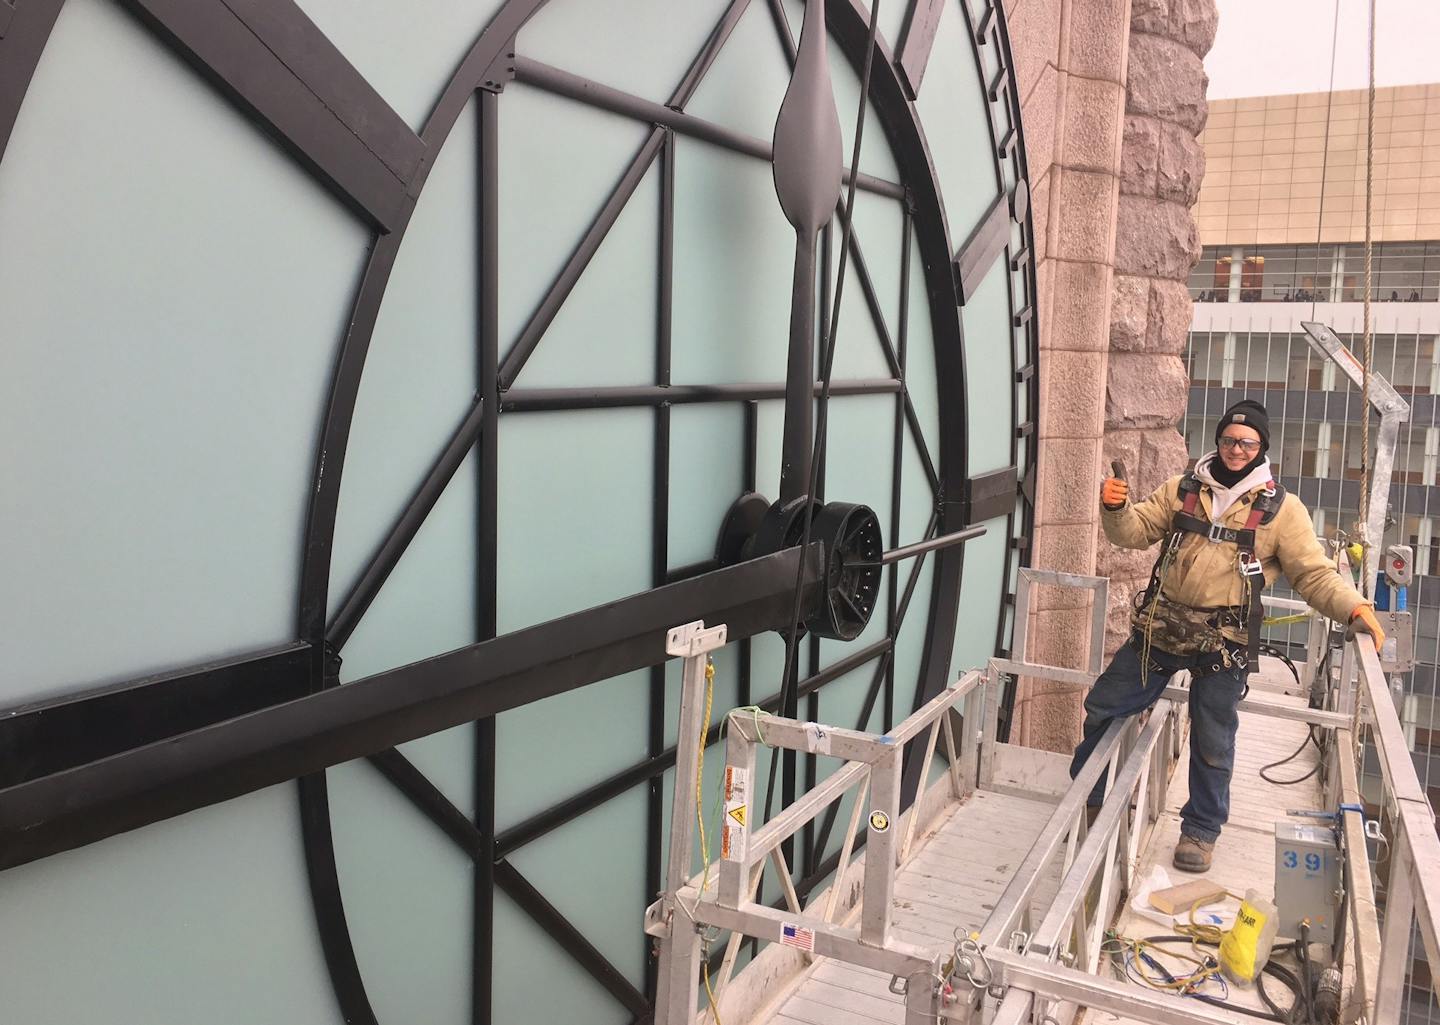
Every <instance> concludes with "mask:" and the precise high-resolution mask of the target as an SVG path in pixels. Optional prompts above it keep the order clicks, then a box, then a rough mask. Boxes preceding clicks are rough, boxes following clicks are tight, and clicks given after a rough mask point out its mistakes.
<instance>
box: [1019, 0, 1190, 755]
mask: <svg viewBox="0 0 1440 1025" xmlns="http://www.w3.org/2000/svg"><path fill="white" fill-rule="evenodd" d="M1005 8H1006V12H1007V14H1008V16H1009V26H1010V40H1011V48H1012V50H1013V52H1014V55H1015V64H1016V79H1017V84H1018V86H1019V89H1020V95H1021V106H1022V116H1023V119H1024V125H1025V146H1026V156H1027V160H1028V163H1029V172H1030V188H1031V195H1032V197H1033V200H1032V208H1033V210H1034V215H1033V216H1034V220H1035V249H1036V272H1037V276H1038V279H1039V286H1040V308H1039V311H1038V312H1039V317H1040V348H1041V363H1040V367H1041V370H1040V405H1041V410H1040V417H1039V429H1038V431H1039V438H1040V460H1041V464H1040V475H1039V481H1038V489H1037V491H1038V493H1037V499H1036V527H1035V538H1034V544H1035V549H1034V552H1033V557H1032V564H1033V565H1035V566H1040V567H1043V568H1047V569H1059V570H1064V571H1067V572H1074V573H1095V572H1100V573H1103V574H1113V575H1114V577H1115V580H1114V583H1113V584H1112V591H1111V594H1112V603H1111V622H1112V624H1118V623H1119V622H1120V616H1121V609H1122V607H1123V603H1125V602H1127V601H1128V598H1129V596H1130V594H1132V593H1133V588H1134V583H1135V580H1136V579H1137V578H1139V577H1142V576H1143V575H1144V573H1145V572H1147V571H1148V567H1149V558H1148V556H1146V555H1145V554H1144V553H1133V554H1131V553H1118V552H1116V550H1115V549H1113V548H1112V547H1111V546H1110V545H1109V543H1108V542H1107V541H1105V540H1104V538H1103V537H1102V536H1101V535H1100V530H1099V502H1098V490H1099V482H1100V479H1101V476H1102V466H1108V465H1109V464H1108V460H1110V459H1112V458H1121V459H1123V460H1125V462H1126V466H1127V470H1128V471H1129V474H1130V477H1131V479H1132V481H1133V482H1134V486H1135V487H1137V488H1144V487H1147V486H1153V484H1154V483H1156V482H1158V480H1159V479H1163V477H1164V475H1165V474H1167V473H1170V472H1173V471H1174V469H1175V468H1176V467H1177V466H1179V465H1183V461H1184V446H1183V443H1182V441H1181V439H1180V436H1179V434H1177V433H1176V432H1175V430H1174V424H1175V422H1176V420H1177V419H1178V418H1179V416H1180V414H1181V412H1182V411H1183V408H1184V402H1185V393H1186V385H1187V382H1186V380H1185V376H1184V368H1183V365H1182V363H1181V361H1180V358H1179V355H1178V354H1179V353H1180V352H1181V351H1182V349H1183V346H1184V339H1185V334H1186V331H1187V330H1188V328H1189V323H1190V300H1189V297H1188V294H1187V293H1186V290H1185V278H1186V276H1187V275H1188V273H1189V270H1190V267H1191V265H1192V264H1193V262H1194V260H1195V259H1196V258H1197V257H1198V249H1197V248H1196V234H1195V228H1194V223H1193V221H1192V220H1191V218H1190V215H1189V207H1190V205H1192V204H1193V203H1194V200H1195V195H1196V193H1197V192H1198V189H1199V184H1200V177H1201V175H1202V174H1203V159H1204V158H1203V155H1201V153H1200V150H1199V148H1198V146H1197V145H1196V143H1195V135H1196V133H1198V132H1199V130H1200V128H1201V127H1202V126H1203V124H1204V118H1205V75H1204V70H1203V68H1202V66H1201V64H1200V56H1201V55H1203V54H1204V53H1205V51H1206V50H1208V49H1209V46H1210V43H1211V41H1212V40H1213V38H1214V30H1215V22H1216V15H1215V5H1214V0H1133V3H1132V0H1006V2H1005ZM1089 618H1090V611H1089V606H1088V601H1086V600H1084V599H1077V597H1076V596H1074V595H1066V594H1063V593H1059V592H1055V591H1046V590H1044V589H1042V590H1041V591H1040V592H1039V593H1038V594H1037V595H1036V599H1035V602H1034V604H1033V610H1032V616H1031V621H1030V635H1031V637H1032V641H1031V644H1030V649H1029V652H1028V654H1029V657H1030V659H1031V660H1032V661H1037V662H1046V663H1049V664H1054V665H1064V666H1072V667H1077V668H1078V667H1080V666H1082V665H1083V660H1084V656H1085V654H1086V650H1085V649H1086V637H1087V635H1088V622H1089ZM1107 640H1108V643H1107V654H1108V652H1109V651H1110V650H1113V648H1114V646H1115V645H1116V644H1118V642H1119V634H1118V633H1116V632H1113V631H1112V635H1111V636H1110V637H1109V638H1108V639H1107ZM1080 700H1081V696H1080V694H1079V693H1078V692H1077V691H1076V690H1075V689H1074V688H1072V687H1068V686H1064V685H1057V684H1050V683H1045V682H1042V681H1035V680H1022V681H1021V684H1020V687H1019V690H1018V692H1017V694H1016V701H1015V718H1014V721H1013V724H1012V728H1011V739H1012V741H1014V742H1016V743H1021V744H1026V745H1029V746H1032V747H1041V748H1047V749H1049V750H1056V751H1063V750H1068V749H1069V748H1071V747H1072V746H1073V744H1074V742H1075V740H1076V739H1078V737H1079V730H1080V721H1081V714H1082V713H1081V708H1080Z"/></svg>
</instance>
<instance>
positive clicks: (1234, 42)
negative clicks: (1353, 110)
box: [1205, 0, 1440, 100]
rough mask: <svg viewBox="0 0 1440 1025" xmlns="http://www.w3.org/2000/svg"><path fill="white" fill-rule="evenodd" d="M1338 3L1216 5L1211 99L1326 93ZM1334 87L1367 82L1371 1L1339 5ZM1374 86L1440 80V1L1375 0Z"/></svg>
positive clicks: (1266, 0)
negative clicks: (1218, 12)
mask: <svg viewBox="0 0 1440 1025" xmlns="http://www.w3.org/2000/svg"><path fill="white" fill-rule="evenodd" d="M1336 2H1337V0H1216V3H1217V6H1218V7H1219V8H1220V30H1219V32H1218V33H1217V34H1216V36H1215V46H1214V48H1213V49H1212V50H1211V51H1210V55H1209V56H1208V57H1206V58H1205V70H1206V71H1208V72H1209V73H1210V91H1209V96H1210V98H1211V99H1212V100H1221V99H1229V98H1231V97H1235V96H1272V95H1276V94H1279V93H1310V92H1325V91H1326V90H1327V89H1329V88H1330V48H1331V41H1332V39H1335V38H1336V37H1335V34H1334V32H1335V13H1336V7H1335V5H1336ZM1338 2H1339V14H1340V31H1339V37H1338V43H1337V45H1336V47H1335V88H1336V89H1363V88H1365V86H1366V83H1367V81H1368V70H1367V68H1368V57H1369V53H1368V35H1367V31H1366V29H1367V22H1368V20H1369V9H1370V4H1369V0H1338ZM1375 22H1376V25H1375V84H1376V85H1377V86H1386V85H1415V84H1416V83H1420V82H1427V83H1428V82H1440V0H1376V5H1375Z"/></svg>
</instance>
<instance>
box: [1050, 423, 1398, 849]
mask: <svg viewBox="0 0 1440 1025" xmlns="http://www.w3.org/2000/svg"><path fill="white" fill-rule="evenodd" d="M1215 445H1216V450H1215V451H1213V452H1207V453H1206V454H1205V455H1203V456H1201V457H1200V460H1199V461H1198V462H1197V463H1196V464H1195V469H1194V470H1193V471H1190V472H1188V473H1184V474H1181V475H1179V476H1177V477H1172V478H1170V480H1168V481H1166V482H1165V483H1164V484H1162V485H1161V486H1160V487H1159V488H1158V489H1157V490H1156V491H1155V493H1154V494H1152V495H1151V496H1150V497H1149V498H1147V499H1145V500H1144V501H1143V502H1140V503H1139V504H1138V505H1131V504H1130V503H1129V486H1128V485H1127V484H1126V482H1125V481H1124V480H1122V479H1120V478H1118V477H1110V478H1108V479H1106V480H1105V482H1104V483H1103V484H1102V485H1101V488H1100V502H1101V506H1102V513H1101V522H1102V523H1103V524H1104V527H1105V536H1106V537H1108V538H1109V539H1110V541H1111V542H1112V543H1114V544H1116V545H1119V546H1120V547H1122V548H1149V547H1150V546H1151V545H1153V544H1154V543H1155V542H1157V541H1160V540H1162V539H1163V540H1164V544H1162V545H1161V547H1160V555H1159V558H1157V559H1156V561H1155V567H1154V569H1153V570H1151V573H1150V583H1149V586H1147V587H1146V589H1145V590H1144V591H1143V592H1141V593H1140V594H1139V595H1137V596H1136V598H1135V608H1134V612H1133V614H1132V616H1131V627H1132V630H1131V636H1130V640H1129V641H1127V642H1126V643H1125V644H1124V645H1123V646H1122V647H1121V648H1120V650H1119V651H1117V652H1116V653H1115V658H1114V660H1113V661H1112V662H1111V663H1110V666H1109V668H1107V669H1106V670H1105V672H1104V673H1103V674H1101V676H1100V678H1099V679H1098V680H1096V681H1095V686H1094V687H1093V688H1091V690H1090V694H1089V696H1088V697H1087V698H1086V700H1085V734H1084V738H1083V739H1082V740H1081V742H1080V746H1079V747H1077V748H1076V749H1075V757H1074V759H1073V761H1072V762H1071V764H1070V775H1071V777H1072V778H1073V777H1075V776H1077V775H1079V773H1080V770H1081V768H1082V767H1083V766H1084V764H1085V761H1086V759H1088V758H1089V757H1090V753H1091V752H1092V751H1093V750H1094V749H1095V745H1096V744H1097V743H1099V741H1100V737H1101V736H1102V735H1103V734H1104V732H1105V729H1106V727H1108V726H1109V725H1110V724H1111V723H1112V722H1113V721H1115V720H1116V719H1122V718H1125V717H1127V716H1132V715H1136V714H1138V713H1140V712H1142V711H1144V710H1145V709H1147V708H1149V707H1150V706H1151V705H1153V704H1154V703H1155V702H1156V701H1158V700H1159V698H1160V695H1161V694H1162V693H1163V692H1164V690H1165V686H1166V684H1167V683H1168V682H1169V680H1170V677H1171V676H1172V675H1173V674H1175V673H1176V672H1178V671H1179V670H1182V669H1188V670H1189V671H1190V679H1191V682H1190V720H1191V724H1192V725H1191V732H1190V800H1189V801H1188V802H1187V803H1186V804H1185V807H1184V808H1182V809H1181V810H1180V819H1181V826H1180V842H1179V843H1178V844H1177V845H1176V847H1175V857H1174V864H1175V867H1176V868H1178V869H1182V870H1184V871H1187V872H1204V871H1206V870H1207V869H1209V868H1210V862H1211V856H1212V853H1213V851H1214V849H1215V841H1216V840H1217V839H1218V838H1219V836H1220V830H1221V827H1222V826H1224V825H1225V821H1226V819H1227V818H1229V814H1230V776H1231V773H1232V771H1233V770H1234V765H1235V730H1236V728H1237V727H1238V726H1239V723H1240V719H1239V713H1238V712H1237V710H1236V706H1237V705H1238V704H1239V702H1240V698H1241V696H1242V695H1243V694H1244V692H1245V680H1246V677H1247V676H1249V674H1250V672H1251V671H1252V670H1253V669H1254V667H1255V662H1256V658H1257V656H1258V653H1259V644H1260V625H1261V619H1262V617H1263V613H1262V612H1261V608H1260V592H1261V591H1262V590H1263V589H1264V587H1265V586H1266V585H1267V584H1268V583H1270V582H1272V581H1273V580H1274V579H1275V578H1276V576H1278V575H1279V574H1281V573H1283V574H1284V575H1285V577H1286V579H1287V580H1289V581H1290V584H1291V586H1292V587H1294V588H1295V590H1296V591H1298V592H1299V593H1300V596H1301V597H1303V598H1304V599H1305V601H1306V602H1308V603H1309V604H1310V605H1311V606H1312V607H1313V608H1315V609H1316V610H1318V611H1319V612H1320V613H1321V614H1323V615H1325V616H1328V617H1330V618H1331V619H1335V620H1339V621H1340V622H1342V623H1343V622H1353V623H1354V625H1355V628H1356V629H1358V630H1362V631H1364V632H1366V633H1369V634H1371V635H1373V636H1374V638H1375V644H1376V646H1377V647H1378V646H1379V645H1380V644H1381V643H1382V642H1383V640H1384V637H1385V634H1384V632H1383V631H1382V630H1381V629H1380V623H1379V621H1378V620H1377V619H1376V618H1375V613H1374V609H1373V608H1372V606H1371V604H1370V603H1369V602H1367V601H1366V600H1365V599H1364V598H1362V597H1361V596H1360V594H1359V592H1357V591H1356V590H1355V588H1354V587H1352V586H1351V585H1350V583H1349V582H1348V581H1346V580H1345V579H1344V578H1342V577H1341V576H1340V574H1339V573H1338V572H1337V571H1336V569H1335V566H1334V564H1333V563H1332V562H1331V561H1330V559H1329V558H1327V557H1326V555H1325V550H1324V548H1323V547H1321V545H1320V542H1319V540H1318V539H1317V538H1316V537H1315V531H1314V528H1313V527H1312V526H1311V521H1310V513H1309V511H1308V510H1306V508H1305V505H1304V503H1302V502H1301V501H1300V499H1298V498H1296V497H1295V496H1294V495H1287V494H1286V493H1285V489H1284V488H1282V487H1280V486H1279V485H1278V484H1276V483H1275V480H1274V478H1273V476H1272V475H1271V473H1270V460H1269V459H1268V458H1267V457H1266V455H1265V453H1266V451H1267V450H1268V449H1269V447H1270V418H1269V416H1268V415H1267V414H1266V412H1265V407H1264V406H1262V405H1260V403H1258V402H1254V401H1251V400H1249V399H1246V400H1244V401H1241V402H1237V403H1235V405H1233V406H1231V407H1230V408H1229V409H1228V410H1226V412H1225V415H1224V416H1222V417H1221V418H1220V423H1219V425H1218V426H1217V427H1216V428H1215ZM1103 794H1104V783H1103V780H1102V782H1101V783H1100V784H1097V785H1096V788H1095V791H1094V792H1093V793H1092V794H1091V795H1090V806H1091V807H1092V808H1094V807H1098V806H1099V804H1100V803H1101V800H1102V798H1103Z"/></svg>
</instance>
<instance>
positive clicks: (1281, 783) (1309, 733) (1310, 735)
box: [1260, 726, 1320, 787]
mask: <svg viewBox="0 0 1440 1025" xmlns="http://www.w3.org/2000/svg"><path fill="white" fill-rule="evenodd" d="M1307 744H1314V745H1315V750H1316V751H1317V752H1318V751H1319V750H1320V741H1319V739H1318V738H1317V737H1316V736H1315V727H1314V726H1311V727H1309V728H1308V729H1307V730H1306V731H1305V739H1304V740H1302V741H1300V746H1299V747H1297V748H1296V749H1295V750H1294V751H1292V752H1290V753H1289V754H1288V755H1286V756H1285V757H1284V758H1281V759H1280V760H1279V761H1274V762H1271V763H1270V764H1269V765H1262V766H1260V778H1261V779H1263V780H1264V781H1265V782H1266V783H1273V784H1275V786H1277V787H1293V786H1295V785H1296V784H1297V783H1304V782H1305V781H1306V780H1307V779H1309V778H1310V777H1311V776H1314V775H1315V773H1317V772H1319V771H1320V760H1319V759H1318V758H1317V759H1316V761H1315V764H1314V765H1313V766H1311V767H1310V771H1309V772H1307V773H1305V775H1303V776H1297V777H1296V778H1295V779H1276V778H1275V777H1274V776H1271V775H1270V774H1269V773H1267V772H1266V771H1265V770H1266V769H1277V768H1279V767H1280V766H1282V765H1286V764H1288V763H1290V762H1293V761H1294V760H1295V759H1297V758H1299V757H1300V756H1301V755H1302V754H1304V753H1305V747H1306V745H1307Z"/></svg>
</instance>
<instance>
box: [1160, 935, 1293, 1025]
mask: <svg viewBox="0 0 1440 1025" xmlns="http://www.w3.org/2000/svg"><path fill="white" fill-rule="evenodd" d="M1144 942H1145V943H1194V944H1199V945H1204V946H1207V947H1218V946H1219V944H1218V943H1211V942H1209V941H1207V940H1199V939H1196V938H1195V937H1193V936H1181V935H1178V934H1175V935H1170V936H1146V937H1145V939H1144ZM1297 945H1298V941H1296V942H1291V943H1277V944H1275V945H1274V946H1273V947H1271V948H1270V955H1271V956H1270V960H1268V961H1266V962H1265V968H1264V969H1263V970H1262V971H1261V972H1260V975H1259V976H1258V977H1256V979H1255V985H1256V987H1257V988H1258V990H1259V993H1260V999H1261V1000H1262V1001H1264V1003H1265V1006H1266V1007H1268V1008H1270V1011H1269V1013H1268V1014H1267V1013H1266V1012H1264V1011H1257V1010H1255V1009H1254V1008H1252V1007H1241V1006H1240V1005H1239V1004H1232V1003H1230V1002H1228V1001H1225V1000H1221V999H1220V998H1219V997H1212V996H1206V995H1205V994H1203V993H1189V994H1187V996H1189V997H1191V998H1193V999H1195V1000H1199V1001H1200V1002H1201V1003H1205V1004H1209V1005H1211V1006H1212V1007H1219V1008H1221V1009H1222V1010H1226V1011H1236V1012H1239V1013H1240V1014H1243V1015H1247V1016H1248V1017H1251V1018H1259V1019H1260V1020H1261V1021H1273V1022H1279V1023H1280V1025H1291V1023H1292V1022H1293V1019H1292V1018H1291V1015H1292V1014H1293V1013H1294V1010H1295V1008H1296V1007H1297V1006H1299V1003H1300V999H1301V998H1300V993H1301V986H1300V980H1299V979H1298V978H1296V977H1295V973H1293V972H1291V971H1290V970H1289V969H1288V968H1286V967H1285V966H1284V965H1279V964H1276V963H1275V954H1277V953H1279V952H1281V951H1284V950H1292V949H1296V948H1297ZM1296 956H1297V957H1298V956H1299V955H1298V954H1297V955H1296ZM1266 974H1270V975H1273V976H1275V978H1277V979H1279V980H1280V981H1281V982H1283V983H1285V985H1286V987H1287V988H1288V989H1289V990H1290V995H1291V996H1292V997H1294V1002H1293V1003H1292V1004H1291V1005H1290V1008H1289V1009H1288V1010H1285V1009H1282V1008H1281V1007H1280V1006H1279V1005H1278V1004H1276V1003H1275V1001H1274V1000H1272V999H1271V998H1270V994H1268V993H1266V992H1265V984H1264V982H1263V981H1262V980H1263V979H1264V977H1265V975H1266Z"/></svg>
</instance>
